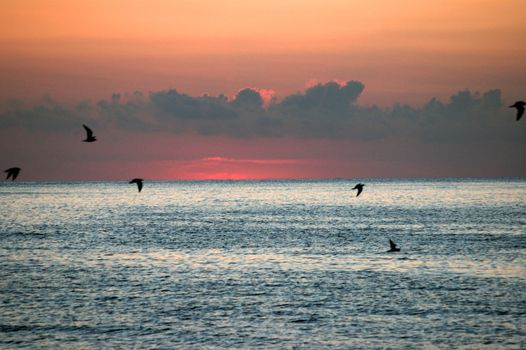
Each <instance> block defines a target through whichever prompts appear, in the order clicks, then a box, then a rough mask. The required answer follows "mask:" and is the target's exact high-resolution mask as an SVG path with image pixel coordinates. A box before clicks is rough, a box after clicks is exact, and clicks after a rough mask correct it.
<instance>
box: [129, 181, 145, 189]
mask: <svg viewBox="0 0 526 350" xmlns="http://www.w3.org/2000/svg"><path fill="white" fill-rule="evenodd" d="M142 181H143V180H142V179H133V180H131V181H130V182H129V183H131V184H137V188H138V189H139V192H141V190H142Z"/></svg>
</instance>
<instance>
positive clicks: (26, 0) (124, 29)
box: [0, 0, 526, 180]
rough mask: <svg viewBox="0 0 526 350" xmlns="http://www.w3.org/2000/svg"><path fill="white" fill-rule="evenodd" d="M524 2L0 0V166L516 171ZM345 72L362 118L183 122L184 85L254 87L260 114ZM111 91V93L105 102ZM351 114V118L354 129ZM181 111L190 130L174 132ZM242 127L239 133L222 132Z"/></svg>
mask: <svg viewBox="0 0 526 350" xmlns="http://www.w3.org/2000/svg"><path fill="white" fill-rule="evenodd" d="M524 5H525V1H523V0H439V1H422V0H399V1H395V0H371V1H365V0H362V1H355V0H268V1H247V0H219V1H215V0H214V1H212V0H141V1H139V0H90V1H85V0H82V1H81V0H17V1H12V0H0V53H1V54H0V76H1V77H2V79H0V125H1V126H2V127H0V135H1V136H2V137H1V138H0V159H2V166H4V168H7V167H11V166H20V167H22V168H23V169H25V171H24V177H25V179H38V180H44V179H58V180H60V179H121V178H127V177H130V176H131V177H144V178H150V179H212V178H223V179H245V178H283V177H287V178H289V177H309V178H325V177H329V178H330V177H357V176H359V177H411V176H524V174H526V173H525V171H526V158H525V157H524V152H522V151H521V150H523V149H524V147H523V145H524V140H525V139H524V138H523V137H522V135H523V134H521V132H522V131H521V129H520V128H521V127H524V125H526V124H524V123H522V121H521V123H515V120H514V112H513V111H510V110H509V109H508V108H507V107H506V106H507V105H509V104H511V103H512V102H513V101H515V100H523V99H526V64H525V61H524V58H525V57H526V40H524V39H525V38H526V15H525V6H524ZM351 80H352V81H358V82H360V84H362V83H363V86H365V90H364V91H363V93H361V92H360V93H358V94H357V95H356V96H359V97H358V98H357V100H356V103H355V101H354V100H353V99H352V98H351V97H350V96H352V93H347V95H345V96H346V98H348V99H349V100H348V101H347V102H349V103H352V104H353V108H354V107H356V108H357V109H356V110H354V109H353V110H351V109H349V108H347V107H349V106H347V107H346V109H343V110H342V111H343V112H342V113H341V115H336V114H334V113H333V114H331V113H332V112H331V108H332V107H333V106H329V107H328V109H327V108H326V109H325V110H323V111H321V112H319V111H318V112H316V113H318V114H315V113H311V112H312V111H306V110H304V109H301V108H299V109H296V112H295V113H296V114H294V113H293V114H292V115H282V116H280V118H283V119H279V120H277V121H278V123H279V122H283V121H284V122H285V124H287V122H288V121H290V120H292V121H293V122H292V124H290V125H293V126H295V127H296V126H297V127H298V129H301V127H302V126H304V125H307V126H308V125H311V127H310V128H307V129H306V130H307V131H308V132H301V130H300V131H298V132H296V130H293V129H292V128H291V127H289V128H288V129H283V128H281V129H280V128H279V127H276V125H274V124H265V122H262V124H261V125H263V126H264V127H265V126H266V127H268V128H270V129H269V130H273V131H277V132H278V133H279V136H277V137H274V136H269V135H267V134H265V133H264V132H258V129H257V128H260V127H261V125H260V124H258V122H260V119H258V118H257V113H256V114H252V115H250V112H247V111H248V110H245V109H243V108H244V107H236V106H233V105H228V106H227V107H228V108H227V109H228V110H230V111H232V110H234V112H236V113H240V116H239V121H240V124H239V125H234V124H228V123H231V119H228V118H227V119H224V120H223V121H224V122H225V123H227V124H226V125H227V126H226V127H225V126H224V125H225V124H221V122H217V120H218V119H215V120H214V119H213V118H215V117H218V116H216V115H210V114H213V113H210V112H207V113H208V114H207V115H206V116H205V117H204V118H203V119H202V120H199V118H195V115H191V116H186V115H182V116H180V115H177V111H178V112H180V110H178V109H177V107H178V106H179V103H180V101H181V99H183V100H185V96H187V95H189V96H191V97H189V98H187V100H190V102H189V103H190V105H191V106H194V105H197V106H201V104H200V102H199V101H198V100H197V99H196V97H197V96H202V95H203V94H208V95H211V96H218V95H220V94H224V95H226V96H227V97H229V98H230V102H228V103H231V102H232V101H233V100H234V98H235V96H236V94H237V92H239V91H240V90H241V89H244V88H247V87H250V88H252V89H254V90H253V91H258V92H259V93H260V94H261V95H262V98H263V101H265V103H266V104H264V106H265V107H266V106H268V102H269V100H270V99H271V98H273V97H275V98H277V100H276V101H278V102H277V103H278V104H279V103H281V102H283V100H284V97H286V96H290V95H291V94H295V93H297V92H301V93H300V95H301V94H305V91H306V90H305V89H306V88H307V87H312V86H313V85H315V84H316V83H317V82H319V83H321V84H322V85H320V86H321V87H320V89H322V90H323V89H324V90H323V91H325V92H328V91H329V90H330V89H331V87H330V86H329V85H323V84H326V83H327V82H330V81H338V82H349V81H351ZM343 86H344V83H343V84H340V88H341V87H343ZM356 86H357V85H356V84H354V85H352V84H351V87H350V88H351V89H356ZM169 89H176V90H177V92H178V93H179V94H182V95H177V94H175V93H172V94H171V95H170V94H169V93H168V91H169ZM465 89H469V91H471V92H469V91H467V90H465ZM493 89H497V90H493ZM135 91H140V92H142V93H143V94H142V95H141V96H144V99H145V100H143V101H142V102H138V103H137V104H131V105H128V104H127V101H126V99H127V98H129V97H130V96H132V97H133V96H139V94H137V95H134V94H133V92H135ZM330 91H333V92H332V93H333V95H331V96H333V97H335V98H339V97H338V96H340V95H338V94H339V93H340V92H336V94H334V91H336V90H335V89H332V90H330ZM459 91H461V92H462V91H463V92H462V93H459ZM477 91H479V92H481V94H477V93H476V92H477ZM150 92H151V93H152V94H149V93H150ZM113 93H118V94H120V96H121V97H122V99H121V100H119V99H118V98H117V99H116V100H115V101H113V99H112V97H111V96H112V94H113ZM156 94H157V96H160V98H161V99H162V98H165V100H166V99H168V100H169V101H168V103H172V102H173V101H172V100H170V99H173V98H176V100H175V101H178V102H176V103H175V107H176V108H175V109H174V110H175V111H176V112H173V113H172V114H170V115H169V117H166V116H164V117H163V114H162V113H164V112H166V111H165V110H163V109H162V107H163V105H158V104H156V103H157V102H158V101H157V102H155V101H153V102H152V101H151V100H148V99H150V97H151V96H152V95H153V96H154V95H156ZM184 94H186V95H184ZM183 95H184V96H183ZM249 95H250V94H249ZM324 96H325V95H324ZM452 96H453V97H454V98H452V99H451V100H450V97H452ZM455 96H456V97H455ZM296 97H297V96H296ZM432 97H437V98H438V99H439V100H441V101H442V102H443V103H444V104H445V105H447V106H444V105H443V106H442V107H440V108H442V109H440V108H438V109H439V110H442V111H446V112H444V113H446V114H443V115H440V118H439V117H437V115H435V112H436V111H435V110H433V108H432V106H431V107H429V108H428V107H427V106H429V105H427V104H426V103H427V102H428V101H429V100H430V99H431V98H432ZM178 98H179V99H178ZM299 98H300V99H301V98H303V99H310V98H311V97H305V96H303V97H301V96H300V97H299ZM455 98H456V100H455V101H453V99H455ZM13 100H16V101H18V102H13ZM100 100H105V101H102V102H100V103H97V102H98V101H100ZM165 100H163V101H165ZM170 101H172V102H170ZM466 101H467V102H466ZM492 101H493V102H492ZM495 101H497V102H495ZM80 102H82V103H81V107H82V106H84V107H83V108H88V109H89V108H91V111H92V112H93V113H95V114H97V113H99V117H101V115H100V114H101V113H102V114H103V112H105V111H109V112H108V113H110V115H109V116H108V115H106V117H107V118H109V119H104V118H102V117H101V118H99V119H97V118H96V117H94V118H93V119H88V120H89V121H90V122H93V123H94V124H95V125H94V127H95V128H96V134H97V136H100V141H98V142H96V143H95V144H94V145H89V146H87V145H86V144H84V143H82V142H80V141H79V140H80V139H81V137H82V136H83V135H82V134H83V130H82V128H81V124H83V123H88V124H89V122H87V121H86V119H83V118H86V115H84V114H83V113H84V110H81V111H79V110H77V109H75V107H74V106H78V103H80ZM154 102H155V103H154ZM161 102H162V101H161ZM183 102H184V101H183ZM315 102H316V103H318V102H319V101H315ZM192 103H193V104H192ZM294 103H295V102H294V101H293V102H292V104H293V107H294ZM396 103H401V104H402V105H403V104H409V105H411V107H410V108H409V107H408V108H405V107H396ZM371 105H378V106H380V107H381V108H379V109H376V108H369V106H371ZM35 106H36V107H35ZM215 106H221V103H219V104H216V105H215ZM393 106H395V107H393ZM473 106H475V107H473ZM480 106H482V107H483V108H482V107H480ZM488 106H493V107H492V108H493V109H491V108H489V107H488ZM136 107H137V108H138V109H135V110H134V108H136ZM159 107H161V109H159ZM164 107H166V106H164ZM168 107H173V105H169V106H168ZM278 107H279V108H278V109H279V111H281V112H283V113H284V114H286V113H289V112H288V111H289V109H287V108H288V107H287V106H286V105H280V106H278ZM296 107H298V106H296ZM326 107H327V106H326ZM479 107H480V108H482V109H480V110H479V109H477V108H479ZM155 108H157V109H156V110H155ZM80 109H82V108H80ZM168 109H169V111H168V112H170V111H171V110H170V108H168ZM262 110H263V109H262ZM111 111H113V112H111ZM134 111H135V112H136V114H133V112H134ZM152 111H153V112H152ZM305 111H306V112H308V113H311V114H308V113H304V112H305ZM332 111H334V109H332ZM458 111H461V112H458ZM481 111H482V112H483V113H485V114H484V115H481ZM148 112H149V113H150V114H148ZM155 112H157V114H155ZM214 112H215V111H214ZM111 113H114V114H111ZM243 113H248V114H247V115H245V114H243ZM258 113H260V115H266V116H267V117H269V116H270V117H273V116H274V115H273V114H272V113H268V114H265V113H263V112H261V111H259V112H258ZM360 113H362V114H363V115H361V117H363V119H359V117H360ZM455 113H456V114H455ZM305 115H306V116H307V117H305ZM357 115H358V116H357ZM135 117H137V118H139V119H140V118H145V120H146V121H148V120H150V121H152V120H153V121H155V123H157V124H155V123H153V124H148V123H145V124H144V125H146V126H145V127H143V129H141V128H140V127H136V125H141V124H140V123H141V122H145V120H135V119H133V118H135ZM186 117H188V119H185V118H186ZM250 117H252V118H253V119H250ZM303 117H305V118H306V119H305V118H303ZM355 117H356V118H357V119H356V120H361V121H359V122H357V123H358V124H353V121H351V122H349V120H350V119H352V118H355ZM126 118H128V119H126ZM163 118H164V119H163ZM192 118H193V119H192ZM207 118H208V119H207ZM218 118H219V117H218ZM308 118H311V119H308ZM324 118H325V119H324ZM331 118H332V119H331ZM346 118H347V119H346ZM382 118H384V119H382ZM419 118H420V119H419ZM492 118H493V119H492ZM190 119H192V122H195V123H194V124H192V123H191V122H190V124H192V125H193V127H194V129H192V128H189V129H184V128H182V129H181V128H177V127H176V128H175V129H174V128H173V125H172V124H170V123H175V125H176V126H177V125H185V123H186V122H188V121H189V120H190ZM271 119H272V118H271ZM247 120H249V121H248V122H247ZM250 120H251V121H250ZM272 120H274V119H272ZM97 121H98V123H99V124H98V125H97ZM267 121H268V120H267ZM274 121H275V120H274ZM415 121H416V122H415ZM252 122H253V123H252ZM391 122H392V123H394V124H393V127H392V129H391V128H390V124H389V123H391ZM105 123H106V124H105ZM119 123H120V124H119ZM127 123H128V124H127ZM133 123H138V124H133ZM177 123H180V124H177ZM206 123H209V124H206ZM243 123H245V124H243ZM247 123H248V124H247ZM250 123H252V124H250ZM295 123H296V124H295ZM302 123H303V124H302ZM309 123H311V124H309ZM312 123H313V124H312ZM316 123H319V124H316ZM331 123H332V124H331ZM360 123H361V124H360ZM396 123H398V124H396ZM433 123H435V124H433ZM437 123H438V124H437ZM495 123H496V124H495ZM77 124H78V127H75V126H72V125H77ZM474 124H475V125H476V127H475V128H473V127H472V126H473V125H474ZM90 125H92V124H90ZM152 125H154V126H152ZM247 125H248V126H249V127H250V128H248V129H243V127H247ZM287 125H288V124H287ZM312 125H319V129H320V130H317V129H316V128H315V127H312ZM342 125H343V129H342V130H344V131H345V132H349V133H352V132H354V134H353V135H347V134H345V135H344V136H338V137H332V136H331V131H330V130H332V129H331V128H333V129H334V130H337V131H338V130H339V128H340V127H341V126H342ZM440 125H442V129H441V128H440V127H439V126H440ZM495 125H498V128H495ZM205 126H206V127H208V128H206V127H205ZM148 127H151V128H155V127H158V128H159V129H156V130H154V129H148ZM199 127H202V128H203V129H202V130H205V131H202V130H201V129H199ZM236 127H238V128H239V130H241V131H243V130H244V131H246V133H245V134H243V133H242V132H240V134H239V135H234V134H235V131H236V130H237V129H236ZM224 128H226V129H228V130H226V129H224ZM415 128H416V130H417V131H414V130H415ZM321 129H327V130H329V131H328V132H326V133H324V132H323V131H324V130H321ZM405 129H407V132H406V130H405ZM73 130H75V132H73ZM199 130H201V131H199ZM356 130H358V131H356ZM377 130H383V132H385V131H386V130H387V131H388V132H385V134H382V133H381V132H380V133H378V131H377ZM318 131H321V132H320V133H319V135H318V136H316V134H317V132H318ZM214 132H215V133H214ZM228 132H230V134H229V133H228ZM309 132H310V133H311V134H309ZM36 133H38V136H37V134H36ZM450 134H451V135H450ZM320 135H321V136H320ZM328 135H329V136H328ZM360 135H363V136H362V137H361V136H360ZM407 135H412V136H407ZM469 135H471V136H469ZM411 137H412V138H411ZM4 162H5V163H4ZM131 174H133V175H131Z"/></svg>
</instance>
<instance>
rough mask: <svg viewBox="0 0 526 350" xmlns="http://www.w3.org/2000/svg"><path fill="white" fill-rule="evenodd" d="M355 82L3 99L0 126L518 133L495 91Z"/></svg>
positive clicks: (402, 134) (472, 138)
mask: <svg viewBox="0 0 526 350" xmlns="http://www.w3.org/2000/svg"><path fill="white" fill-rule="evenodd" d="M364 88H365V86H364V84H362V83H361V82H358V81H348V82H339V81H331V82H327V83H311V84H310V85H309V87H307V88H306V89H305V90H304V91H302V92H298V93H295V94H291V95H289V96H285V97H283V98H282V99H280V100H278V99H276V98H275V96H274V92H273V91H272V90H270V89H257V88H252V87H249V88H243V89H241V90H239V91H238V93H237V94H236V96H235V97H233V98H231V99H229V98H227V97H226V96H225V95H219V96H209V95H202V96H190V95H187V94H184V93H180V92H178V91H177V90H175V89H170V90H161V91H154V92H150V93H149V94H148V95H147V96H144V95H143V94H141V93H138V92H136V93H133V94H125V95H119V94H114V95H113V96H111V98H109V99H107V100H101V101H98V102H96V103H89V102H82V103H79V104H77V105H66V104H61V103H58V102H56V101H53V100H52V99H46V100H45V101H44V102H43V103H41V104H38V105H34V106H27V105H25V104H23V103H20V102H16V103H15V102H12V103H9V104H7V106H6V107H5V108H4V111H3V112H1V113H0V126H1V127H2V128H9V127H20V128H25V129H29V130H43V131H46V130H54V131H68V130H71V129H74V128H76V129H78V127H79V125H81V124H83V123H85V124H90V125H94V126H97V127H101V128H117V129H121V130H132V131H136V132H140V131H143V132H161V131H162V132H165V133H170V132H172V133H176V134H181V133H189V134H197V135H205V136H227V137H235V138H249V137H294V138H337V139H356V140H380V139H391V138H398V139H412V140H417V141H418V142H422V143H470V142H486V141H488V140H492V141H496V142H518V143H524V138H523V135H522V133H521V131H520V130H518V129H517V124H516V123H515V122H514V113H513V111H509V110H508V109H507V108H503V103H502V96H501V92H500V90H498V89H494V90H488V91H486V92H483V93H477V92H471V91H470V90H467V89H466V90H463V91H459V92H458V93H456V94H454V95H452V96H451V97H450V98H449V100H448V101H446V102H441V101H439V100H437V99H435V98H431V99H430V100H429V102H428V103H426V104H424V105H423V106H421V107H413V106H409V105H403V104H395V105H393V106H391V107H389V108H379V107H376V106H360V105H359V104H358V100H359V97H360V95H361V93H362V92H363V90H364Z"/></svg>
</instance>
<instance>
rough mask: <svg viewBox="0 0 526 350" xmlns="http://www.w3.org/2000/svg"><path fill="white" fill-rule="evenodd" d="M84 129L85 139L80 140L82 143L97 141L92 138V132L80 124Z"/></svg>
mask: <svg viewBox="0 0 526 350" xmlns="http://www.w3.org/2000/svg"><path fill="white" fill-rule="evenodd" d="M82 126H83V127H84V129H85V130H86V139H85V140H82V142H95V141H97V138H96V137H95V136H93V131H92V130H91V129H90V128H88V127H87V126H86V125H85V124H82Z"/></svg>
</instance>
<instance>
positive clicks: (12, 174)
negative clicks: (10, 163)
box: [4, 167, 20, 181]
mask: <svg viewBox="0 0 526 350" xmlns="http://www.w3.org/2000/svg"><path fill="white" fill-rule="evenodd" d="M4 173H7V177H6V178H5V179H6V180H9V178H11V181H15V179H16V177H17V176H18V174H19V173H20V168H17V167H13V168H9V169H6V170H4Z"/></svg>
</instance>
